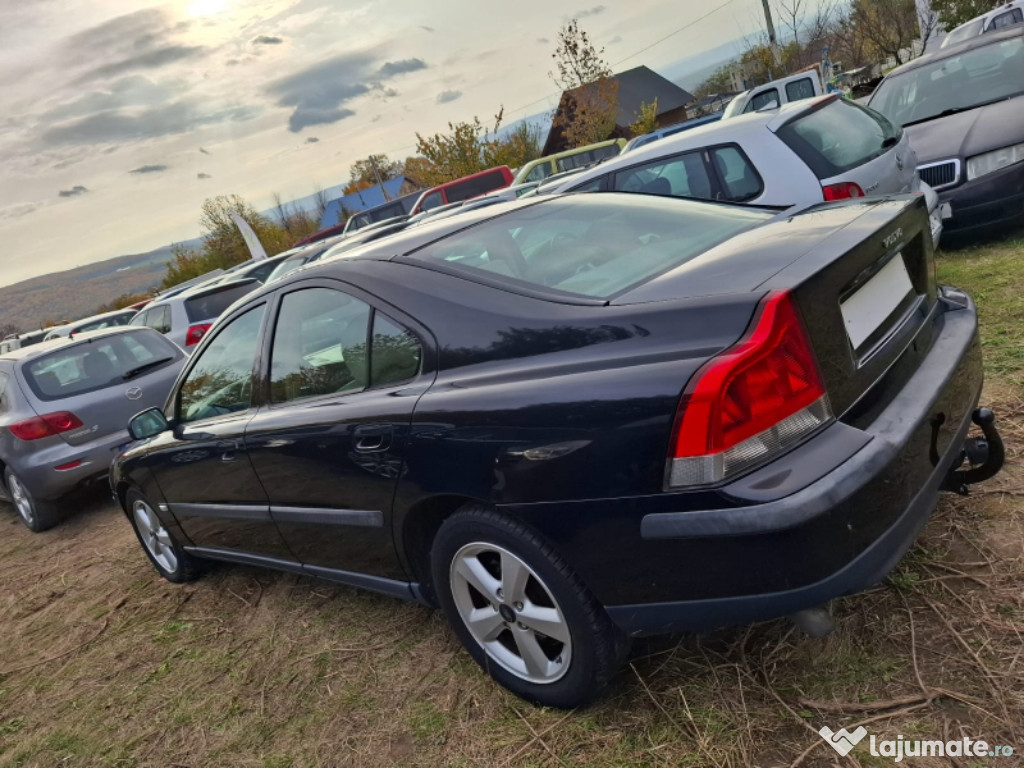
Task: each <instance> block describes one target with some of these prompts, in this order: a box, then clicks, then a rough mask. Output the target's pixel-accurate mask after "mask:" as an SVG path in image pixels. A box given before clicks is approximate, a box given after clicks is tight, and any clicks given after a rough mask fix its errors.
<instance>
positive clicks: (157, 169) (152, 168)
mask: <svg viewBox="0 0 1024 768" xmlns="http://www.w3.org/2000/svg"><path fill="white" fill-rule="evenodd" d="M167 168H168V166H166V165H140V166H139V167H138V168H132V169H131V170H130V171H128V173H137V174H144V173H162V172H163V171H166V170H167Z"/></svg>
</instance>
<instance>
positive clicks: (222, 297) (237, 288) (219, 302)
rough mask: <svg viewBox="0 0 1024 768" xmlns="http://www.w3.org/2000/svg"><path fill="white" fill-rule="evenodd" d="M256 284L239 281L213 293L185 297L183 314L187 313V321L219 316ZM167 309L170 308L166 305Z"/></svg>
mask: <svg viewBox="0 0 1024 768" xmlns="http://www.w3.org/2000/svg"><path fill="white" fill-rule="evenodd" d="M256 286H257V284H256V283H255V282H245V283H239V284H237V285H232V286H229V287H227V288H223V289H221V290H219V291H216V292H215V293H208V294H201V295H199V296H193V297H192V298H189V299H185V314H186V315H188V321H189V322H190V323H195V322H199V321H201V320H213V319H215V318H217V317H220V315H221V313H222V312H223V311H224V310H225V309H227V308H228V307H230V306H231V305H232V304H234V303H235V302H236V301H237V300H238V299H240V298H242V297H243V296H245V295H246V294H247V293H249V292H250V291H252V289H253V288H254V287H256ZM168 309H170V308H169V307H168ZM168 325H169V324H168Z"/></svg>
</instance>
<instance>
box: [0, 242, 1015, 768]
mask: <svg viewBox="0 0 1024 768" xmlns="http://www.w3.org/2000/svg"><path fill="white" fill-rule="evenodd" d="M1017 253H1020V251H1019V250H1018V251H1017ZM1007 258H1009V257H1007ZM1016 285H1018V286H1019V282H1017V283H1016ZM968 287H969V286H968ZM1005 290H1006V291H1007V296H1008V297H1010V296H1011V294H1013V295H1017V292H1018V290H1019V289H1018V288H1016V287H1015V286H1014V285H1012V284H1010V285H1007V286H1006V288H1005ZM1016 301H1017V302H1019V299H1017V300H1016ZM1007 306H1008V307H1016V306H1017V304H1016V303H1015V302H1012V301H1010V300H1009V298H1008V300H1007ZM1009 311H1010V310H1007V312H1009ZM1013 312H1016V313H1018V314H1019V313H1020V310H1019V309H1014V310H1013ZM1007 317H1009V315H1007ZM1013 318H1016V315H1014V316H1013ZM988 322H989V323H990V324H991V323H992V322H994V321H992V320H990V321H988ZM1007 322H1009V321H1007ZM1017 322H1018V320H1017V319H1013V327H1015V328H1016V327H1018V326H1017V325H1016V323H1017ZM992 327H993V328H995V326H992ZM1008 327H1009V326H1008ZM993 334H995V331H993ZM1011 349H1012V347H1011V345H1010V342H1009V341H1008V342H1007V352H1006V354H1007V356H1006V357H1005V360H1006V361H1009V360H1011V357H1009V356H1008V355H1009V354H1010V350H1011ZM1006 364H1007V365H1009V363H1006ZM1001 376H1002V378H998V379H993V380H992V381H991V382H990V384H989V388H988V396H987V400H988V401H989V402H991V403H992V404H993V405H994V406H995V407H996V409H997V413H998V414H999V416H1000V424H1001V425H1002V428H1003V432H1004V435H1005V437H1006V442H1007V447H1008V454H1009V466H1008V467H1007V469H1006V470H1005V471H1004V472H1003V473H1002V474H1001V475H1000V476H998V477H997V478H995V479H994V480H992V481H990V482H988V483H986V484H984V485H983V486H980V487H979V488H977V489H976V490H975V491H974V492H973V493H972V495H971V496H970V497H968V498H960V497H953V496H946V497H944V498H943V500H942V501H941V503H940V505H939V508H938V509H937V511H936V512H935V514H934V515H933V517H932V519H931V521H930V523H929V524H928V526H927V528H926V529H925V531H924V534H923V535H922V537H921V539H920V541H919V543H918V545H917V546H916V547H915V548H914V549H913V550H912V551H911V552H910V553H909V554H908V556H907V557H906V558H905V559H904V560H903V562H902V563H901V564H900V565H899V567H898V568H897V569H896V571H895V572H894V573H893V574H892V575H891V576H890V578H889V579H888V580H887V581H886V582H885V583H884V584H882V585H880V586H878V587H876V588H874V589H872V590H870V591H868V592H866V593H864V594H861V595H857V596H854V597H849V598H844V599H842V600H838V601H836V602H835V603H834V604H833V606H832V607H833V612H834V614H835V615H836V617H837V619H838V629H837V631H836V632H835V633H833V634H832V635H831V636H829V637H827V638H825V639H819V640H815V639H810V638H807V637H804V636H803V635H801V634H800V633H799V632H798V631H796V630H795V629H794V628H793V627H792V625H791V624H790V623H789V622H787V621H783V620H780V621H773V622H768V623H763V624H758V625H755V626H751V627H740V628H735V629H730V630H723V631H720V632H716V633H713V634H711V635H706V636H703V637H690V636H687V637H681V638H668V639H659V640H657V641H648V642H645V643H643V644H640V645H638V647H637V648H636V655H635V658H634V659H633V660H632V661H631V663H630V664H628V665H627V666H626V667H625V668H624V669H623V670H622V671H621V672H620V674H619V675H618V676H617V678H616V679H615V680H614V682H613V685H612V687H611V689H610V690H609V691H608V692H607V694H606V695H605V696H604V697H603V698H602V699H601V700H600V701H599V702H598V703H596V704H595V705H593V706H591V707H589V708H587V709H585V710H580V711H573V712H568V713H567V712H558V711H553V710H543V709H537V708H535V707H532V706H530V705H528V704H525V703H524V702H522V701H520V700H519V699H516V698H514V697H513V696H511V695H509V694H507V693H505V692H504V691H503V690H501V689H499V688H498V687H497V686H496V685H494V684H493V683H491V682H490V680H489V678H487V677H486V676H485V675H484V674H483V673H482V672H481V671H480V670H479V669H478V668H477V667H476V666H475V665H474V664H473V662H472V661H471V660H470V658H469V657H468V655H467V654H466V653H465V652H464V651H463V650H462V649H461V648H460V647H459V645H458V643H457V642H456V640H455V639H454V637H453V636H452V634H451V632H450V631H449V630H448V628H447V626H446V624H445V621H444V619H443V617H442V616H441V615H440V614H439V613H436V612H433V611H430V610H427V609H425V608H422V607H419V606H415V605H411V604H407V603H402V602H398V601H395V600H391V599H388V598H384V597H378V596H375V595H371V594H368V593H364V592H359V591H357V590H354V589H348V588H344V587H338V586H332V585H329V584H325V583H320V582H316V581H313V580H311V579H307V578H304V577H298V576H295V575H290V574H282V573H273V572H268V571H262V570H257V569H252V568H247V567H240V566H223V567H217V568H215V569H214V570H213V572H211V573H210V574H208V575H206V576H205V577H204V578H203V579H201V580H200V581H198V582H195V583H193V584H189V585H185V586H176V585H172V584H169V583H166V582H164V581H162V580H161V579H160V578H158V577H157V574H156V572H155V571H154V570H153V568H152V567H151V566H150V565H149V563H148V561H147V560H146V559H145V557H144V556H143V554H142V551H141V550H140V548H139V545H138V543H137V542H136V540H135V538H134V536H133V534H132V532H131V529H130V526H129V524H128V522H127V521H126V520H125V519H124V517H123V516H122V515H121V513H120V512H119V511H117V510H116V509H115V508H114V506H113V505H112V504H111V503H110V502H109V500H107V499H106V498H105V497H104V496H102V495H97V496H93V497H90V498H89V499H85V500H83V501H82V503H81V508H80V509H79V510H77V512H76V514H75V515H74V516H73V517H72V518H71V519H69V520H68V521H67V522H65V523H64V524H62V525H60V526H58V527H57V528H55V529H54V530H52V531H49V532H47V533H44V534H32V533H30V532H29V531H28V530H27V529H25V528H24V526H22V525H21V523H20V522H18V520H17V519H16V517H15V515H14V512H13V510H12V509H11V508H10V507H9V506H7V505H2V504H0V629H2V635H0V638H2V652H0V766H45V767H47V768H49V767H51V766H60V767H62V768H63V767H64V766H67V767H68V768H72V767H81V766H154V767H156V766H159V767H162V768H172V767H176V768H186V767H187V768H216V767H219V766H224V767H225V768H228V767H230V768H245V767H249V766H261V767H262V768H288V767H290V766H294V767H296V768H298V767H304V766H390V765H402V766H488V767H490V766H520V765H522V766H623V767H625V766H729V767H735V768H746V767H748V766H763V767H765V768H767V767H768V766H792V767H793V768H796V767H797V766H800V765H804V766H810V767H811V768H815V767H819V766H820V767H824V766H883V765H893V761H892V759H891V758H889V757H874V756H872V755H870V754H869V751H868V749H867V747H866V743H867V742H864V743H862V744H861V745H859V746H858V747H857V748H855V749H854V750H853V752H851V753H850V754H849V755H848V756H846V757H842V758H841V757H839V756H838V755H837V754H836V753H835V752H833V751H832V750H831V748H830V747H829V746H828V745H827V744H826V743H825V742H824V741H823V740H822V739H821V738H819V736H818V734H817V731H818V729H819V728H821V727H822V726H825V725H827V726H829V727H831V728H832V729H834V730H838V729H839V728H840V727H846V728H847V729H849V730H853V729H854V728H856V727H857V726H858V725H861V724H863V725H864V726H865V727H866V728H867V729H868V731H869V733H870V734H871V735H874V736H877V738H878V739H879V740H882V739H896V737H897V735H903V736H904V737H905V738H906V739H922V740H934V739H942V740H944V741H947V740H951V739H958V738H962V737H963V736H965V735H966V736H970V737H971V738H972V739H984V740H986V741H988V742H989V744H990V745H1009V746H1013V747H1016V752H1017V754H1016V755H1015V756H1013V757H980V758H964V757H952V758H907V759H905V760H904V761H903V763H902V764H903V765H910V766H923V767H925V768H930V767H931V766H956V767H957V768H977V767H978V766H990V765H991V766H996V767H997V768H1001V767H1002V766H1007V767H1009V766H1019V765H1024V758H1022V757H1021V755H1024V638H1022V635H1024V450H1022V446H1024V440H1022V438H1024V401H1022V400H1021V398H1020V392H1021V389H1020V386H1019V379H1018V378H1017V375H1016V374H1014V375H1012V376H1010V375H1009V374H1007V375H1005V376H1004V375H1002V374H1001Z"/></svg>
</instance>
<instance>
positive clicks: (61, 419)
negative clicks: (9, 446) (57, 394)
mask: <svg viewBox="0 0 1024 768" xmlns="http://www.w3.org/2000/svg"><path fill="white" fill-rule="evenodd" d="M81 426H82V420H81V419H79V418H78V417H77V416H75V414H73V413H71V412H70V411H57V412H56V413H45V414H43V415H42V416H35V417H33V418H31V419H25V420H24V421H19V422H17V423H15V424H11V425H10V426H9V427H8V429H10V430H11V434H12V435H14V436H15V437H16V438H18V439H19V440H38V439H40V438H42V437H49V436H50V435H59V434H60V433H61V432H70V431H71V430H72V429H78V428H79V427H81Z"/></svg>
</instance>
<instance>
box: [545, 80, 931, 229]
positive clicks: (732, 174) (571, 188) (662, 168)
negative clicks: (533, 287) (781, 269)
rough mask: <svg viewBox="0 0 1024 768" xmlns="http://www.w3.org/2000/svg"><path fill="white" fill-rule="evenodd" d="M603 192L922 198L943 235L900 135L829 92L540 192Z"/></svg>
mask: <svg viewBox="0 0 1024 768" xmlns="http://www.w3.org/2000/svg"><path fill="white" fill-rule="evenodd" d="M604 190H615V191H620V192H640V193H646V194H655V195H670V196H673V197H693V198H698V199H704V200H721V201H723V202H733V203H743V204H747V205H758V206H777V207H781V208H788V207H790V206H795V205H801V206H803V205H809V204H812V203H820V202H827V201H832V200H842V199H846V198H852V197H864V196H866V195H892V194H900V193H909V192H921V193H923V194H924V195H925V197H926V198H927V201H928V210H929V213H930V215H931V229H932V236H933V238H935V239H936V240H938V237H939V235H940V233H941V232H942V220H941V214H940V212H939V210H938V207H939V206H938V195H937V194H935V192H934V191H932V189H931V188H930V187H928V185H926V184H923V183H922V182H921V179H920V177H919V176H918V174H917V156H916V155H915V154H914V150H913V149H911V147H910V140H909V138H908V137H907V135H906V134H905V133H904V131H903V129H902V128H900V127H898V126H894V125H893V124H892V123H890V122H889V121H888V120H887V119H886V118H885V117H883V116H882V115H880V114H879V113H878V112H875V111H874V110H871V109H868V108H867V107H863V106H861V105H860V104H856V103H855V102H852V101H849V100H847V99H843V98H840V97H838V96H835V95H832V96H824V97H821V98H817V99H806V100H803V101H797V102H792V103H789V104H784V105H783V106H782V107H779V108H776V109H771V110H764V111H760V112H751V113H749V114H745V115H739V116H737V117H734V118H732V119H731V120H721V121H719V122H716V123H711V124H709V125H704V126H700V127H698V128H693V129H692V130H689V131H686V132H684V133H680V134H676V135H675V136H670V137H668V138H664V139H662V140H661V141H657V142H654V143H652V144H650V145H649V146H646V147H640V148H638V149H635V150H633V151H632V152H627V153H624V154H622V155H619V156H618V157H616V158H613V159H611V160H607V161H605V162H604V163H602V164H601V165H598V166H596V167H594V168H591V169H590V170H587V171H584V172H583V173H581V174H578V175H576V176H573V177H571V178H570V179H567V180H566V181H565V182H564V183H563V184H560V185H557V186H554V187H552V186H549V185H545V186H543V187H542V188H541V189H540V190H539V191H540V192H541V193H550V192H583V191H604Z"/></svg>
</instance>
